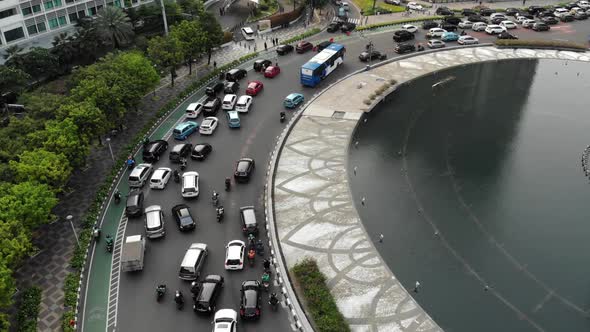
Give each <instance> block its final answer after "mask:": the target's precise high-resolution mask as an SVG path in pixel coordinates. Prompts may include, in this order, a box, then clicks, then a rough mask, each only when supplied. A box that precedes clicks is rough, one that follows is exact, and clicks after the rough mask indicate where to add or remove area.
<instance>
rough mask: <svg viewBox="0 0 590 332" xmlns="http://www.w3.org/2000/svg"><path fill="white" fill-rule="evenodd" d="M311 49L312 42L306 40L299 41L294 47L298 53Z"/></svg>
mask: <svg viewBox="0 0 590 332" xmlns="http://www.w3.org/2000/svg"><path fill="white" fill-rule="evenodd" d="M312 49H313V44H312V43H310V42H308V41H301V42H299V44H297V46H296V47H295V51H296V52H297V53H299V54H301V53H305V52H307V51H311V50H312Z"/></svg>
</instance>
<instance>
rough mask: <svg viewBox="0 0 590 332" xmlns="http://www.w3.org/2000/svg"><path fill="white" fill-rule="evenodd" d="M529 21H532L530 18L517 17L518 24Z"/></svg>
mask: <svg viewBox="0 0 590 332" xmlns="http://www.w3.org/2000/svg"><path fill="white" fill-rule="evenodd" d="M528 20H530V18H528V17H526V16H518V17H516V22H517V23H520V24H522V23H524V21H528Z"/></svg>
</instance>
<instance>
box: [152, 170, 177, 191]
mask: <svg viewBox="0 0 590 332" xmlns="http://www.w3.org/2000/svg"><path fill="white" fill-rule="evenodd" d="M171 174H172V170H171V169H170V168H168V167H160V168H158V169H157V170H155V171H154V174H152V178H151V179H150V188H151V189H164V188H166V184H167V183H168V180H170V175H171Z"/></svg>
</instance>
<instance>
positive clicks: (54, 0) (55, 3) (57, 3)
mask: <svg viewBox="0 0 590 332" xmlns="http://www.w3.org/2000/svg"><path fill="white" fill-rule="evenodd" d="M53 5H54V6H55V7H59V6H61V0H53Z"/></svg>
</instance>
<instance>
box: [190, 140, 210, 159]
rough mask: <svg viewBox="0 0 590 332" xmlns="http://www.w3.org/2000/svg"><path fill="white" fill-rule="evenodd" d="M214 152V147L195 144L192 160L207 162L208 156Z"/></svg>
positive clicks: (206, 144)
mask: <svg viewBox="0 0 590 332" xmlns="http://www.w3.org/2000/svg"><path fill="white" fill-rule="evenodd" d="M211 151H213V147H212V146H211V144H208V143H199V144H195V147H194V148H193V152H192V153H191V158H192V159H196V160H205V159H206V158H207V156H208V155H209V154H210V153H211Z"/></svg>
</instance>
